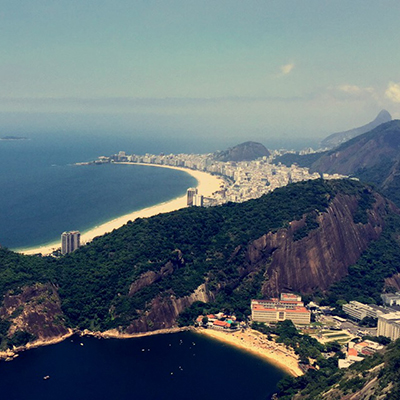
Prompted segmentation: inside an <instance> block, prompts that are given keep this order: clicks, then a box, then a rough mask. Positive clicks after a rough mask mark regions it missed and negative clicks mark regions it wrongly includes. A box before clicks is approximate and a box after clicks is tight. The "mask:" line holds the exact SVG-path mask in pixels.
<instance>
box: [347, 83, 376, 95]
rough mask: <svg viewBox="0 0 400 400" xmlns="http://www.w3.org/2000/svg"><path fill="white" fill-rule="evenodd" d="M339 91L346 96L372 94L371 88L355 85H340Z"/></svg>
mask: <svg viewBox="0 0 400 400" xmlns="http://www.w3.org/2000/svg"><path fill="white" fill-rule="evenodd" d="M339 90H340V91H341V92H344V93H347V94H352V95H361V94H363V93H373V92H374V89H373V88H371V87H366V88H363V87H360V86H357V85H348V84H346V85H341V86H339Z"/></svg>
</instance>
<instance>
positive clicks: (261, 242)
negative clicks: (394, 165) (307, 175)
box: [247, 195, 387, 296]
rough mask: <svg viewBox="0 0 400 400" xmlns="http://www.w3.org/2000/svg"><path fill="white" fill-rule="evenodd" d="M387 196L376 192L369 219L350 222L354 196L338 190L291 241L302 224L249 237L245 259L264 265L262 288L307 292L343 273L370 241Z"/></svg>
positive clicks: (275, 291) (378, 230) (325, 285)
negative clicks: (307, 230)
mask: <svg viewBox="0 0 400 400" xmlns="http://www.w3.org/2000/svg"><path fill="white" fill-rule="evenodd" d="M386 204H387V203H386V201H385V200H384V199H383V198H382V197H381V196H379V195H376V202H375V204H374V206H373V209H372V210H369V211H368V223H367V224H361V223H354V221H353V214H354V212H355V211H356V209H357V200H356V199H355V198H354V197H351V196H345V195H338V196H337V197H336V198H335V199H334V200H333V201H332V203H331V204H330V206H329V208H328V210H327V212H324V213H321V214H320V215H319V216H318V217H317V221H318V223H319V228H318V229H315V230H313V231H311V232H310V233H309V234H308V236H307V237H305V238H303V239H301V240H298V241H293V234H294V232H295V231H296V230H297V229H299V227H301V225H302V223H301V222H300V223H299V222H297V223H296V224H291V226H290V227H289V228H288V229H281V230H279V231H278V232H276V233H271V232H270V233H268V234H266V235H264V236H262V237H261V238H259V239H258V240H256V241H254V242H253V243H252V244H251V245H250V246H249V248H248V251H247V262H248V264H249V265H256V266H257V268H264V269H265V274H264V276H265V278H266V279H265V281H264V284H263V289H262V290H263V293H264V294H265V295H268V296H271V295H274V296H275V295H277V294H278V293H279V292H281V291H283V290H294V291H298V292H301V293H310V292H312V291H313V290H315V289H317V288H320V289H321V290H325V289H327V288H328V287H329V286H330V285H331V284H332V283H334V282H337V281H338V280H340V279H341V278H342V277H344V276H345V275H346V274H347V271H348V267H349V266H350V265H352V264H354V263H355V262H356V261H357V259H358V258H359V256H360V255H361V253H362V252H363V251H364V250H365V249H366V248H367V246H368V244H369V243H370V242H371V241H372V240H376V239H377V238H378V237H379V235H380V233H381V232H382V229H383V224H384V221H383V216H384V215H385V213H386V211H385V206H386Z"/></svg>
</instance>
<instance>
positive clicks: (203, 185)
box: [17, 163, 223, 255]
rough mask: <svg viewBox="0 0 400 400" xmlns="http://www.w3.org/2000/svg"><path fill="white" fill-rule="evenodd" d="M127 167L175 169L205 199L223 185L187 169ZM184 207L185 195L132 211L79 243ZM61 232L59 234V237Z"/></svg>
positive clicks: (46, 249)
mask: <svg viewBox="0 0 400 400" xmlns="http://www.w3.org/2000/svg"><path fill="white" fill-rule="evenodd" d="M121 164H127V165H132V166H134V165H144V166H148V167H156V168H169V169H175V170H178V171H183V172H186V173H187V174H189V175H191V176H192V177H194V178H195V179H196V180H197V186H196V187H197V189H198V191H199V193H200V194H202V195H203V196H205V197H207V196H210V195H211V194H212V193H214V192H215V191H217V190H219V189H220V187H221V185H222V184H223V180H222V179H221V178H220V177H217V176H214V175H211V174H209V173H206V172H202V171H197V170H191V169H187V168H180V167H173V166H167V165H158V164H133V163H121ZM184 207H186V194H185V195H183V196H181V197H178V198H175V199H172V200H170V201H167V202H164V203H160V204H156V205H154V206H152V207H147V208H143V209H141V210H137V211H133V212H132V213H129V214H125V215H123V216H121V217H118V218H115V219H113V220H111V221H108V222H105V223H104V224H101V225H99V226H95V227H94V228H92V229H89V230H88V231H86V232H81V243H83V244H86V243H89V242H90V241H92V240H93V238H95V237H97V236H102V235H104V234H106V233H108V232H111V231H113V230H114V229H118V228H120V227H121V226H123V225H124V224H126V223H127V222H128V221H134V220H135V219H136V218H148V217H152V216H153V215H157V214H161V213H167V212H172V211H176V210H179V209H181V208H184ZM61 233H62V232H60V235H61ZM58 248H60V241H57V242H53V243H49V244H46V245H43V246H38V247H33V248H28V249H18V250H17V251H18V252H19V253H23V254H26V255H32V254H38V253H41V254H43V255H48V254H51V253H52V252H53V251H55V250H57V249H58Z"/></svg>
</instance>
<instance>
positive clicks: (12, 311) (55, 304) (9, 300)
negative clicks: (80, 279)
mask: <svg viewBox="0 0 400 400" xmlns="http://www.w3.org/2000/svg"><path fill="white" fill-rule="evenodd" d="M0 318H1V319H8V320H9V321H10V322H11V327H10V329H9V333H8V335H9V336H10V337H11V336H12V335H13V334H14V333H15V332H16V331H19V330H20V331H25V332H29V333H31V334H33V335H35V336H36V338H37V339H40V340H43V339H48V338H54V337H57V336H63V335H65V334H67V333H68V329H67V328H66V327H65V324H64V318H63V313H62V311H61V303H60V298H59V297H58V293H57V291H56V289H55V288H54V286H52V285H50V284H46V285H42V284H36V285H34V286H29V287H25V288H24V289H23V291H22V293H20V294H15V295H13V294H7V295H6V296H5V297H4V301H3V306H2V307H1V308H0Z"/></svg>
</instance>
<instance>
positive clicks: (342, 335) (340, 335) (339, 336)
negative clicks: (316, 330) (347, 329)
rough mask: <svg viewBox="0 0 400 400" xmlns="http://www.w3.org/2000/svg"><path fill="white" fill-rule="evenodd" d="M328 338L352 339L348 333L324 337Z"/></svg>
mask: <svg viewBox="0 0 400 400" xmlns="http://www.w3.org/2000/svg"><path fill="white" fill-rule="evenodd" d="M324 336H325V337H327V338H345V337H350V335H348V334H347V333H335V334H333V335H324Z"/></svg>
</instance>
